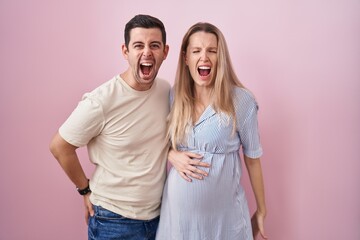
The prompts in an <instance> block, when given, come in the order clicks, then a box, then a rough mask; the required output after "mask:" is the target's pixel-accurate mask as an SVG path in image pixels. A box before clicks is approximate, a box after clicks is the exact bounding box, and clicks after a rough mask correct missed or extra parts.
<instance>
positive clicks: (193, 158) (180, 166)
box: [168, 149, 210, 182]
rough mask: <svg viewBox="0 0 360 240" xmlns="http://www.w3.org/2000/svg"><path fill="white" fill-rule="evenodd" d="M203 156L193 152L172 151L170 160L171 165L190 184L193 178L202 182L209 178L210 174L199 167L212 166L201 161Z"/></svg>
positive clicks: (169, 156) (169, 155)
mask: <svg viewBox="0 0 360 240" xmlns="http://www.w3.org/2000/svg"><path fill="white" fill-rule="evenodd" d="M201 159H202V156H201V155H200V154H197V153H192V152H180V151H176V150H173V149H170V151H169V154H168V160H169V162H170V163H171V165H172V166H173V167H174V168H175V169H176V170H177V171H178V173H179V174H180V176H181V177H182V178H183V179H185V180H186V181H188V182H191V181H192V178H195V179H199V180H202V179H204V177H206V176H208V173H207V172H205V171H204V170H201V169H199V168H197V167H207V168H208V167H210V164H208V163H205V162H202V161H201Z"/></svg>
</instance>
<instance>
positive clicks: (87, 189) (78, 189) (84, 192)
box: [76, 179, 91, 195]
mask: <svg viewBox="0 0 360 240" xmlns="http://www.w3.org/2000/svg"><path fill="white" fill-rule="evenodd" d="M88 181H89V179H88ZM76 190H77V191H78V192H79V194H80V195H86V194H88V193H89V192H91V189H90V186H89V185H87V187H86V188H84V189H80V188H78V187H77V188H76Z"/></svg>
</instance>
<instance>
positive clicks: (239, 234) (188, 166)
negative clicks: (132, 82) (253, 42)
mask: <svg viewBox="0 0 360 240" xmlns="http://www.w3.org/2000/svg"><path fill="white" fill-rule="evenodd" d="M171 101H172V109H171V113H170V116H169V125H168V126H169V128H168V129H169V131H168V133H169V137H170V140H171V145H172V150H171V151H170V154H169V159H170V161H171V163H172V164H173V167H172V168H171V169H170V172H169V175H168V178H167V181H166V185H165V188H164V193H163V199H162V207H161V213H160V223H159V227H158V230H157V236H156V239H158V240H170V239H171V240H233V239H239V240H250V239H253V238H254V237H255V236H256V235H257V234H258V233H259V232H260V234H261V236H262V237H263V238H267V237H266V235H265V233H264V226H263V224H264V219H265V215H266V206H265V197H264V184H263V177H262V170H261V164H260V156H261V155H262V148H261V144H260V138H259V133H258V121H257V111H258V105H257V102H256V101H255V98H254V96H253V95H252V93H250V91H249V90H247V89H245V88H244V86H243V85H242V84H241V83H240V81H239V80H238V78H237V76H236V74H235V72H234V70H233V68H232V65H231V60H230V57H229V52H228V49H227V46H226V42H225V39H224V36H223V34H222V33H221V31H220V30H219V29H218V28H217V27H215V26H214V25H212V24H209V23H197V24H195V25H193V26H192V27H191V28H190V29H189V30H188V31H187V33H186V34H185V36H184V38H183V41H182V46H181V51H180V56H179V62H178V69H177V74H176V79H175V84H174V88H173V91H172V95H171ZM241 148H242V152H243V154H244V162H245V165H246V169H247V170H248V173H249V177H250V181H251V185H252V189H253V192H254V195H255V199H256V204H257V210H256V212H255V213H254V214H253V216H252V217H250V213H249V208H248V204H247V201H246V196H245V192H244V189H243V187H242V186H241V184H240V177H241V169H242V166H241V159H240V152H239V151H240V149H241ZM172 155H173V156H174V157H172ZM175 156H176V160H175ZM196 156H201V159H200V160H198V159H196V158H194V157H196ZM198 161H201V163H203V164H202V165H201V164H200V165H199V164H198V163H196V162H198ZM205 163H207V164H208V166H209V167H208V168H207V167H202V166H205ZM191 178H192V179H191ZM184 179H185V180H188V181H185V180H184Z"/></svg>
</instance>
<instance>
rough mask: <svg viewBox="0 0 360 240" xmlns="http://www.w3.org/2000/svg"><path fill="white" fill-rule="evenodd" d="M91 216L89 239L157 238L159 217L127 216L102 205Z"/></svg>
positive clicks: (144, 239)
mask: <svg viewBox="0 0 360 240" xmlns="http://www.w3.org/2000/svg"><path fill="white" fill-rule="evenodd" d="M94 211H95V214H94V216H93V217H90V218H89V226H88V239H89V240H110V239H112V240H155V234H156V229H157V227H158V224H159V217H156V218H154V219H151V220H135V219H130V218H125V217H123V216H121V215H119V214H116V213H113V212H111V211H108V210H106V209H104V208H102V207H100V206H94Z"/></svg>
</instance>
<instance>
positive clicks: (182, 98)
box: [50, 15, 266, 240]
mask: <svg viewBox="0 0 360 240" xmlns="http://www.w3.org/2000/svg"><path fill="white" fill-rule="evenodd" d="M124 37H125V43H124V44H123V45H122V54H123V56H124V58H125V59H126V60H127V61H128V68H127V70H126V71H125V72H123V73H121V74H119V75H117V76H115V77H114V78H112V79H111V80H109V81H107V82H105V83H103V84H102V85H100V86H99V87H97V88H96V89H94V90H93V91H91V92H90V93H86V94H84V96H83V98H82V100H81V101H80V102H79V104H78V106H77V107H76V108H75V110H74V111H73V112H72V113H71V115H70V116H69V117H68V119H67V120H66V121H65V122H64V123H63V124H62V126H61V127H60V128H59V130H58V132H57V133H56V134H55V136H54V137H53V139H52V141H51V143H50V150H51V152H52V154H53V155H54V157H55V158H56V159H57V160H58V162H59V163H60V165H61V167H62V168H63V170H64V171H65V173H66V174H67V176H68V177H69V178H70V180H71V181H72V182H73V183H74V184H75V186H76V187H77V190H78V192H79V193H80V194H81V195H82V196H83V198H84V204H85V208H86V210H85V218H86V222H87V223H88V238H89V239H98V240H105V239H124V240H140V239H149V240H150V239H157V240H170V239H174V240H205V239H206V240H233V239H239V240H249V239H253V238H254V237H255V236H256V235H257V234H258V233H260V235H261V236H262V237H263V238H266V236H265V233H264V228H263V223H264V218H265V215H266V207H265V197H264V185H263V177H262V170H261V164H260V156H261V154H262V149H261V144H260V139H259V133H258V123H257V110H258V106H257V103H256V101H255V99H254V96H253V95H252V94H251V93H250V92H249V91H248V90H247V89H245V88H244V86H243V85H242V84H241V83H240V81H239V80H238V78H237V76H236V74H235V72H234V70H233V67H232V65H231V60H230V56H229V52H228V48H227V45H226V41H225V39H224V36H223V34H222V33H221V31H220V30H219V29H218V28H217V27H215V26H214V25H212V24H209V23H197V24H195V25H193V26H192V27H190V29H189V30H188V31H187V32H186V34H185V36H184V38H183V41H182V45H181V50H180V54H179V61H178V67H177V72H176V79H175V83H174V86H173V88H172V89H170V85H169V83H168V82H166V81H164V80H162V79H159V78H157V73H158V70H159V68H160V66H161V64H162V62H163V60H165V59H166V57H167V54H168V51H169V47H168V45H166V31H165V28H164V25H163V23H162V22H161V21H160V20H159V19H157V18H155V17H152V16H149V15H136V16H135V17H133V18H132V19H131V20H130V21H129V22H128V23H127V24H126V26H125V31H124ZM82 146H87V148H88V154H89V158H90V161H91V162H92V163H93V164H95V171H94V173H93V175H92V177H91V179H90V180H89V179H88V178H87V176H86V175H85V173H84V171H83V168H82V166H81V164H80V161H79V159H78V156H77V154H76V149H77V148H78V147H82ZM240 148H242V152H243V154H244V162H245V165H246V169H247V171H248V173H249V177H250V181H251V185H252V189H253V192H254V195H255V199H256V204H257V210H256V212H255V213H254V214H253V215H252V217H251V216H250V213H249V209H248V205H247V201H246V197H245V193H244V189H243V187H242V186H241V184H240V177H241V169H242V167H241V160H240V155H239V150H240ZM167 159H168V160H169V161H170V163H171V164H172V166H173V167H172V168H171V169H170V171H169V174H168V175H167V174H166V163H167ZM166 175H167V176H166ZM160 214H161V218H160V217H159V215H160ZM155 235H156V237H155Z"/></svg>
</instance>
